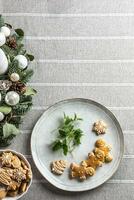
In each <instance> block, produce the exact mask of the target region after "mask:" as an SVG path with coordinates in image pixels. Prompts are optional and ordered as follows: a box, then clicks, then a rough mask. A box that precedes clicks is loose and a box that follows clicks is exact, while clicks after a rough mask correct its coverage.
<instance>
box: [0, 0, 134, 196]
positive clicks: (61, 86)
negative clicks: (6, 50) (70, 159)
mask: <svg viewBox="0 0 134 200" xmlns="http://www.w3.org/2000/svg"><path fill="white" fill-rule="evenodd" d="M0 13H2V14H3V15H4V16H5V18H6V20H7V21H8V22H9V23H11V24H12V25H13V26H14V27H15V28H18V27H21V28H23V29H24V31H25V33H26V40H25V44H26V47H27V49H29V51H31V53H33V54H34V55H35V58H36V60H35V62H33V64H32V65H31V67H33V69H34V70H35V75H34V77H33V79H32V81H31V83H30V84H31V85H32V86H34V87H35V88H36V89H37V90H38V95H37V96H36V97H35V99H34V107H33V109H32V111H31V112H29V114H28V115H27V116H26V118H25V119H24V122H23V124H22V127H21V129H22V130H23V133H22V135H20V136H19V137H17V138H16V139H15V141H14V143H13V144H12V145H11V147H10V148H13V149H14V150H16V151H20V152H21V153H23V154H25V155H26V156H27V157H28V159H29V161H30V163H31V165H32V168H33V173H34V180H33V184H32V186H31V189H30V191H29V192H28V194H27V195H26V196H24V197H23V198H22V199H23V200H28V199H31V200H37V199H41V200H43V199H48V200H54V199H55V200H63V199H64V200H74V199H76V198H77V199H78V200H89V199H92V200H100V199H101V200H108V199H111V200H122V199H123V200H126V199H129V200H133V199H134V170H133V167H134V1H133V0H101V1H100V0H0ZM71 97H83V98H91V99H93V100H96V101H99V102H100V103H102V104H104V105H105V106H106V107H108V108H109V109H110V110H111V111H112V112H113V113H114V114H115V115H116V117H117V119H118V120H119V122H120V124H121V126H122V129H123V132H124V137H125V154H124V157H123V160H122V162H121V164H120V167H119V169H118V171H117V172H116V173H115V174H114V176H113V177H112V178H111V179H110V180H109V181H108V182H107V183H105V184H103V185H102V186H100V187H99V188H97V189H94V190H92V191H88V192H84V193H75V194H74V193H73V194H72V193H66V192H61V191H58V190H57V189H55V188H53V187H52V186H51V185H49V184H48V183H47V181H45V180H44V179H43V177H42V176H41V175H40V173H39V172H38V170H37V169H36V167H35V165H34V163H33V161H32V158H31V152H30V135H31V130H32V128H33V126H34V125H35V123H36V121H37V119H38V118H39V117H40V116H41V114H42V113H43V112H44V110H45V109H46V108H47V107H48V106H49V105H51V104H53V103H55V102H57V101H59V100H62V99H65V98H71Z"/></svg>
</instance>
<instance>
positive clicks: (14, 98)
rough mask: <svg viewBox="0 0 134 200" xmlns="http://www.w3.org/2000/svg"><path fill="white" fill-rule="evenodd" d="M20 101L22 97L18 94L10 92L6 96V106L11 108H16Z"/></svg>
mask: <svg viewBox="0 0 134 200" xmlns="http://www.w3.org/2000/svg"><path fill="white" fill-rule="evenodd" d="M19 101H20V96H19V94H18V93H17V92H14V91H10V92H8V93H7V94H6V96H5V102H6V104H8V105H10V106H15V105H16V104H17V103H19Z"/></svg>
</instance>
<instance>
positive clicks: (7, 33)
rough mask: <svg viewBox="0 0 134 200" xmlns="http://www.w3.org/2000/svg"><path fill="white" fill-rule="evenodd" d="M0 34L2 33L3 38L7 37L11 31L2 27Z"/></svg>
mask: <svg viewBox="0 0 134 200" xmlns="http://www.w3.org/2000/svg"><path fill="white" fill-rule="evenodd" d="M0 32H1V33H4V35H5V37H8V36H9V35H10V32H11V31H10V29H9V28H8V27H7V26H2V27H1V29H0Z"/></svg>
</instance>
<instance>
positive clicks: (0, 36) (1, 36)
mask: <svg viewBox="0 0 134 200" xmlns="http://www.w3.org/2000/svg"><path fill="white" fill-rule="evenodd" d="M5 43H6V37H5V35H4V33H1V32H0V47H1V46H2V45H4V44H5Z"/></svg>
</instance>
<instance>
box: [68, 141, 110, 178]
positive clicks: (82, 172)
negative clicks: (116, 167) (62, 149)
mask: <svg viewBox="0 0 134 200" xmlns="http://www.w3.org/2000/svg"><path fill="white" fill-rule="evenodd" d="M110 150H111V146H110V145H108V144H107V143H106V142H105V140H103V139H99V140H97V141H96V143H95V148H94V150H93V152H91V153H89V154H88V159H87V160H84V161H82V162H81V164H80V165H78V164H75V163H72V164H71V166H70V169H71V177H72V178H79V179H80V180H85V179H86V178H87V177H89V176H93V175H94V174H95V170H96V169H97V167H101V166H102V164H103V163H105V162H111V161H112V159H113V158H112V155H111V154H110Z"/></svg>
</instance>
